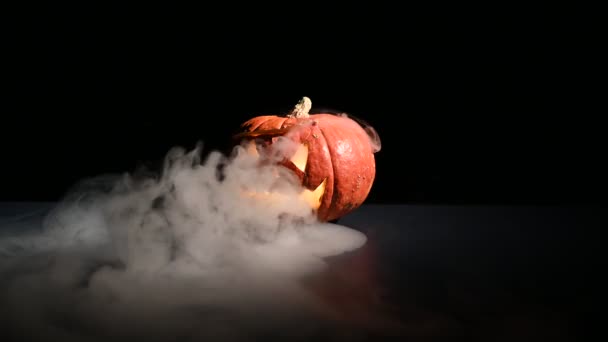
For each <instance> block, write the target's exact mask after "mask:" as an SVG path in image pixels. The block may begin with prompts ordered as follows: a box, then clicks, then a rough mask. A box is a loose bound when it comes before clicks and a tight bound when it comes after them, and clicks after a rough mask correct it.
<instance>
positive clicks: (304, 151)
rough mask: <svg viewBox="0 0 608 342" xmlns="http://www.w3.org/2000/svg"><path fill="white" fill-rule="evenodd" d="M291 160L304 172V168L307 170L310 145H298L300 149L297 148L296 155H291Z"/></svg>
mask: <svg viewBox="0 0 608 342" xmlns="http://www.w3.org/2000/svg"><path fill="white" fill-rule="evenodd" d="M290 161H291V162H292V163H293V165H295V166H296V167H297V168H298V169H299V170H300V171H302V172H304V170H306V163H307V161H308V146H306V145H300V146H298V149H297V150H296V152H295V153H294V155H293V156H292V157H291V159H290ZM315 191H316V190H315Z"/></svg>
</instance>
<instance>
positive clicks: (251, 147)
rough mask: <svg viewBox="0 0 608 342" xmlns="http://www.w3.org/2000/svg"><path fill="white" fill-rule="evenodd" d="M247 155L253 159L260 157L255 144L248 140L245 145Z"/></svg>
mask: <svg viewBox="0 0 608 342" xmlns="http://www.w3.org/2000/svg"><path fill="white" fill-rule="evenodd" d="M246 149H247V153H248V154H250V155H252V156H254V157H258V158H259V157H260V154H259V153H258V148H257V146H256V144H255V141H253V140H250V141H249V144H247V148H246Z"/></svg>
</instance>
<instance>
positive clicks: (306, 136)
mask: <svg viewBox="0 0 608 342" xmlns="http://www.w3.org/2000/svg"><path fill="white" fill-rule="evenodd" d="M310 108H311V101H310V99H309V98H307V97H305V98H303V99H302V100H301V101H300V102H299V103H298V105H296V107H295V108H294V110H293V111H292V112H291V113H289V114H287V115H262V116H257V117H254V118H252V119H250V120H248V121H246V122H245V123H243V125H242V126H241V128H242V131H241V133H239V134H237V136H236V138H237V139H239V141H240V142H243V140H245V141H248V142H249V143H250V144H251V145H250V149H251V152H252V153H256V149H257V146H260V145H265V146H266V147H270V149H272V146H273V144H275V143H276V142H277V141H278V140H279V139H284V138H287V139H289V140H291V141H293V142H295V143H296V144H295V145H296V146H297V147H296V148H293V149H292V150H290V151H283V152H282V153H284V156H282V157H283V159H282V160H283V162H282V163H281V164H282V165H283V166H285V167H287V168H289V169H291V170H292V171H293V173H294V174H295V175H296V176H297V177H298V178H299V180H300V181H301V184H302V185H303V186H304V188H305V189H306V190H305V192H304V193H303V195H304V196H305V197H307V199H308V200H309V201H310V203H311V206H312V208H313V209H314V210H316V213H317V217H318V218H319V219H320V220H321V221H332V220H335V219H337V218H340V217H341V216H344V215H346V214H348V213H349V212H351V211H353V210H354V209H356V208H358V207H359V206H360V205H361V204H362V203H363V202H364V201H365V199H366V198H367V196H368V195H369V192H370V190H371V188H372V184H373V182H374V179H375V176H376V164H375V158H374V153H376V152H378V151H379V150H380V140H379V139H378V136H377V134H376V133H375V131H374V129H373V128H372V127H370V126H364V125H362V124H360V123H359V122H357V121H355V120H353V119H351V118H349V117H347V116H346V115H344V114H340V115H335V114H328V113H321V114H309V111H310Z"/></svg>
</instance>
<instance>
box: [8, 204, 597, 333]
mask: <svg viewBox="0 0 608 342" xmlns="http://www.w3.org/2000/svg"><path fill="white" fill-rule="evenodd" d="M52 205H53V204H52V203H2V204H0V227H3V226H4V227H7V226H11V227H13V228H11V229H15V227H18V225H14V224H13V225H11V222H18V221H28V220H29V221H32V220H34V221H35V220H38V219H40V218H41V217H43V215H44V214H45V213H46V211H47V210H48V209H49V208H51V207H52ZM606 217H607V215H606V211H605V209H604V208H602V207H569V206H547V207H531V206H512V207H507V206H418V205H372V204H370V205H364V206H362V207H361V208H359V209H358V210H356V211H355V212H353V213H352V214H350V215H348V216H346V217H344V218H342V219H340V221H339V222H338V223H339V224H340V225H344V226H347V227H351V228H354V229H357V230H360V231H362V232H364V233H365V234H366V235H367V236H368V238H369V241H368V244H367V245H366V247H365V248H363V249H362V250H363V252H362V251H358V252H355V253H367V254H365V255H366V256H367V257H366V258H367V259H366V261H367V262H368V264H371V265H372V266H370V267H371V269H373V270H374V277H375V279H374V281H375V282H376V283H377V284H380V285H379V287H381V288H383V289H384V292H383V294H382V302H383V303H385V304H389V305H386V306H387V307H388V306H390V307H391V308H392V309H391V310H392V311H391V312H392V313H391V315H394V316H395V317H398V318H399V320H400V321H401V322H403V323H404V324H405V325H406V326H407V327H409V328H408V329H409V330H408V331H409V332H408V333H406V334H405V336H403V335H400V336H399V337H395V338H396V339H398V340H409V341H452V340H458V341H460V340H463V341H464V340H466V341H472V340H475V341H541V340H551V341H570V340H572V341H575V340H577V341H582V340H596V339H595V338H593V337H592V336H593V334H595V333H597V332H599V333H603V332H602V331H601V330H596V328H599V327H602V326H605V324H606V323H607V322H608V321H607V320H606V318H607V317H606V313H605V303H606V302H605V299H606V298H605V289H606V285H607V282H606V281H605V280H604V279H605V277H604V274H603V273H604V272H605V271H606V263H605V259H606V258H605V254H606V251H605V249H604V248H603V245H604V240H603V239H604V235H605V234H604V230H605V229H606V227H608V225H606V223H607V222H606V221H607V218H606ZM17 229H18V228H17ZM0 233H2V234H4V235H6V234H11V232H9V231H7V230H6V228H5V230H4V231H0ZM370 250H371V251H372V252H370ZM351 256H352V255H351ZM360 260H361V259H360ZM360 270H361V268H359V271H360Z"/></svg>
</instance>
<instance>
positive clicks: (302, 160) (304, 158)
mask: <svg viewBox="0 0 608 342" xmlns="http://www.w3.org/2000/svg"><path fill="white" fill-rule="evenodd" d="M290 161H291V162H292V163H293V165H294V166H295V167H297V168H298V170H300V171H302V172H304V170H306V164H307V162H308V146H307V145H305V144H301V145H299V146H298V149H297V150H296V152H295V153H294V154H293V156H292V157H291V159H290Z"/></svg>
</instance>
